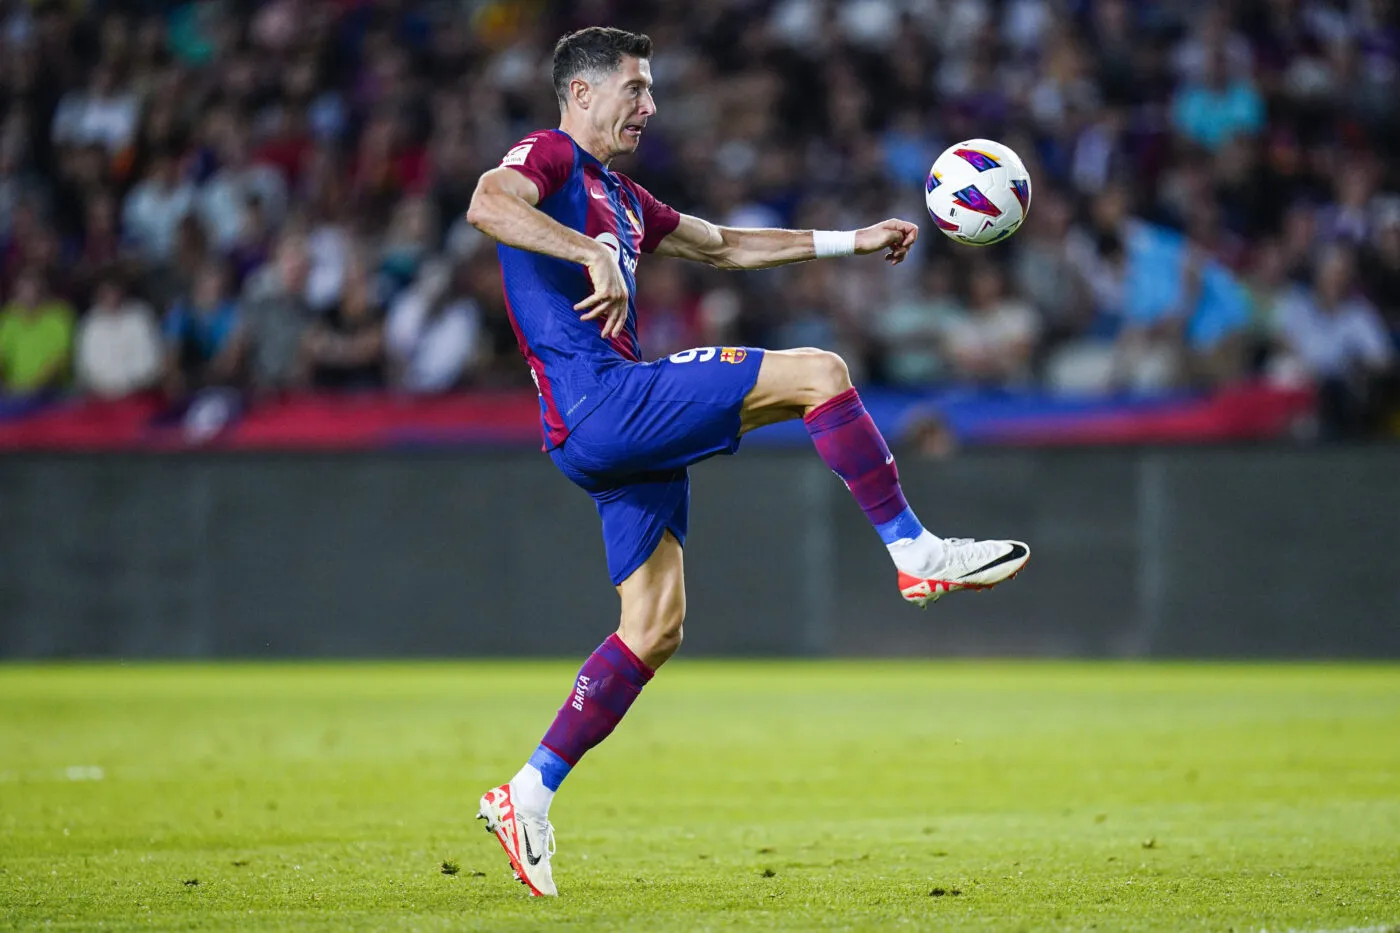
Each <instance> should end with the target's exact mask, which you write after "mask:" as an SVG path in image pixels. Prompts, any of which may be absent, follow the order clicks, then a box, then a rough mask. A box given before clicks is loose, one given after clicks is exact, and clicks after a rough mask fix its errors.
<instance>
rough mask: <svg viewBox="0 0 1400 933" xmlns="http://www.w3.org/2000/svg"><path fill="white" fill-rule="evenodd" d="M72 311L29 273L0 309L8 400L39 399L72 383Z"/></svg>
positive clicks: (1, 371)
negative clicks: (41, 395)
mask: <svg viewBox="0 0 1400 933" xmlns="http://www.w3.org/2000/svg"><path fill="white" fill-rule="evenodd" d="M72 346H73V309H72V308H71V307H69V305H68V303H67V302H65V301H63V300H62V299H59V298H55V297H53V296H52V295H51V294H50V293H49V289H48V283H47V282H45V280H44V276H43V273H42V272H40V271H39V270H37V269H26V270H24V271H22V272H20V274H19V276H18V277H17V278H16V279H15V285H14V291H13V293H12V294H11V296H10V301H9V303H8V304H7V305H5V307H4V308H3V309H0V378H2V379H3V385H4V390H5V394H7V395H38V394H41V393H44V392H49V391H52V390H55V389H58V388H60V387H61V386H63V385H64V384H65V383H66V382H67V381H68V361H69V357H70V354H71V352H72Z"/></svg>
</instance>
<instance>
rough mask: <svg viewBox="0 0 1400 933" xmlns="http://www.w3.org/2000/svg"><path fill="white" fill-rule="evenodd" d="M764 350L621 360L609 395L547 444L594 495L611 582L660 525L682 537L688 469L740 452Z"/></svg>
mask: <svg viewBox="0 0 1400 933" xmlns="http://www.w3.org/2000/svg"><path fill="white" fill-rule="evenodd" d="M762 362H763V351H762V350H755V349H750V348H747V347H722V348H721V347H706V348H704V349H700V350H686V351H685V352H683V353H676V354H673V355H672V356H670V357H668V358H666V359H664V360H657V361H656V362H654V363H634V364H631V365H629V366H627V367H625V368H624V369H623V370H622V371H621V375H620V376H619V377H618V381H617V383H616V385H615V388H614V389H613V391H612V393H611V394H610V395H609V396H608V398H607V399H606V400H605V401H604V402H603V403H602V404H600V405H599V406H598V407H597V408H596V409H594V410H593V412H592V413H591V414H590V415H589V416H588V417H587V418H585V419H584V420H583V421H582V422H581V423H579V424H578V425H576V426H575V427H574V429H573V431H572V432H571V433H570V434H569V437H568V439H567V440H565V441H564V443H563V445H562V446H560V447H557V448H555V449H554V450H552V451H550V454H549V455H550V457H551V458H553V460H554V464H555V466H557V467H559V469H560V471H561V472H562V473H563V474H564V475H565V476H567V477H568V478H569V479H571V480H573V481H574V483H576V484H577V485H579V486H581V487H582V488H583V489H584V490H586V491H587V492H588V494H589V495H591V496H592V497H593V501H594V503H595V504H596V505H597V506H598V517H599V518H601V519H602V520H603V545H604V547H605V548H606V549H607V554H608V574H609V575H610V576H611V577H612V582H613V585H617V584H619V583H621V582H622V581H623V580H626V579H627V578H628V577H630V576H631V575H632V573H633V571H635V570H636V569H637V568H638V567H640V566H641V565H642V564H643V563H644V562H645V561H646V559H647V558H648V557H650V556H651V553H652V551H654V550H656V546H657V545H658V544H660V543H661V537H662V535H664V534H665V533H666V532H667V531H670V532H671V534H673V535H675V536H676V540H677V541H679V542H680V543H681V544H684V543H685V532H686V525H687V520H688V517H689V510H690V477H689V475H688V474H687V473H686V467H688V466H690V464H692V463H698V462H699V461H701V460H704V459H706V458H708V457H713V456H715V455H716V454H732V453H734V451H736V450H738V449H739V412H740V409H741V408H742V406H743V402H744V396H746V395H748V394H749V390H750V389H752V388H753V386H754V383H755V382H756V381H757V380H758V367H759V366H760V365H761V364H762Z"/></svg>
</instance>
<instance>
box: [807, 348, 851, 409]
mask: <svg viewBox="0 0 1400 933" xmlns="http://www.w3.org/2000/svg"><path fill="white" fill-rule="evenodd" d="M803 355H804V357H805V359H804V361H803V366H804V371H805V375H806V378H805V379H804V380H803V382H804V383H805V385H804V386H803V388H804V389H806V390H807V392H806V394H807V397H806V398H804V399H803V401H804V402H805V403H806V404H807V405H808V406H813V405H820V404H821V403H822V402H825V401H826V400H827V399H829V398H833V397H835V396H837V395H840V394H841V393H842V392H845V391H846V390H847V389H849V388H851V371H850V369H849V368H847V366H846V361H845V360H843V359H841V357H840V356H838V355H837V354H835V353H832V352H831V351H830V350H816V349H811V350H808V351H806V352H805V353H804V354H803Z"/></svg>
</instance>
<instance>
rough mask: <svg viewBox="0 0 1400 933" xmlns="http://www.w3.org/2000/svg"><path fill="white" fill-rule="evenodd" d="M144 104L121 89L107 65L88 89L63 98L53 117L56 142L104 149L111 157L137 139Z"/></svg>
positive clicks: (100, 67)
mask: <svg viewBox="0 0 1400 933" xmlns="http://www.w3.org/2000/svg"><path fill="white" fill-rule="evenodd" d="M140 110H141V103H140V100H139V99H138V98H137V96H136V94H134V93H132V92H130V91H123V90H121V89H119V88H118V86H117V74H116V69H115V67H114V66H112V65H111V64H107V63H103V64H100V65H98V66H97V67H96V68H94V69H93V70H92V78H91V79H90V80H89V81H88V84H87V86H86V87H84V88H82V89H81V90H78V89H75V90H72V91H69V92H68V93H67V94H65V95H63V99H62V100H61V101H59V104H58V111H57V112H56V113H55V114H54V117H53V139H54V142H56V143H59V144H60V145H72V146H87V145H94V144H95V145H100V146H103V147H104V148H105V149H106V150H107V151H108V152H109V153H113V154H115V153H116V152H118V151H120V150H122V149H124V148H126V147H127V146H128V145H130V144H131V141H132V139H133V138H134V137H135V135H136V121H137V118H138V117H139V116H140Z"/></svg>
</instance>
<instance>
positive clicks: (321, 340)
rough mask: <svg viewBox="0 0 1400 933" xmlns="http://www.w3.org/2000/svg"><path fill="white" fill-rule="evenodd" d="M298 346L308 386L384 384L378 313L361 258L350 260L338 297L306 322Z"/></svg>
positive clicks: (370, 386) (380, 315) (373, 386)
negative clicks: (301, 348) (307, 369)
mask: <svg viewBox="0 0 1400 933" xmlns="http://www.w3.org/2000/svg"><path fill="white" fill-rule="evenodd" d="M303 346H304V351H305V354H306V360H307V364H308V366H309V367H310V373H311V383H312V385H314V386H317V387H319V388H322V389H377V388H382V387H383V386H384V320H383V313H382V311H381V308H380V306H379V301H378V299H377V298H376V296H375V289H374V283H373V281H372V279H371V277H370V272H369V269H367V268H366V266H365V261H364V259H363V258H361V257H356V258H355V259H353V260H352V261H351V263H350V266H349V268H348V269H347V270H346V275H345V285H344V287H343V288H342V289H341V292H340V300H339V301H338V302H336V303H335V304H334V305H333V306H331V307H330V308H329V309H328V310H327V311H325V312H324V313H323V314H322V316H321V318H320V319H319V320H318V321H316V322H315V323H314V324H312V325H311V327H310V329H308V331H307V333H306V337H305V339H304V342H303Z"/></svg>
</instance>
